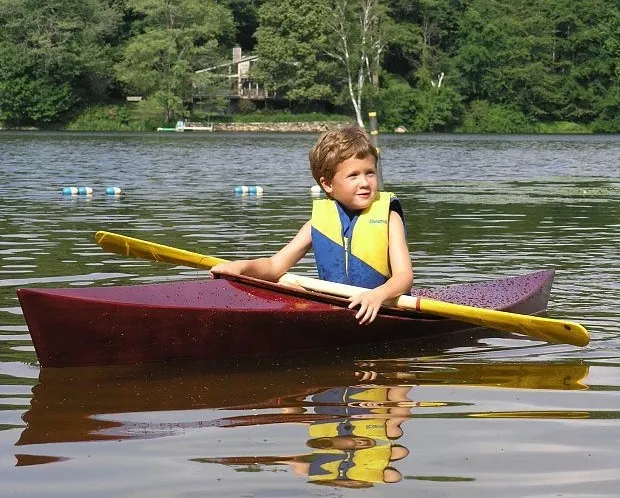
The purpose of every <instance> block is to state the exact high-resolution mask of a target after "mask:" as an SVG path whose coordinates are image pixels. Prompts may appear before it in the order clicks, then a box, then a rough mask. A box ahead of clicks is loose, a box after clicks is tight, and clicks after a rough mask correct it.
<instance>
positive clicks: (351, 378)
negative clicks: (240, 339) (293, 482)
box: [15, 358, 588, 487]
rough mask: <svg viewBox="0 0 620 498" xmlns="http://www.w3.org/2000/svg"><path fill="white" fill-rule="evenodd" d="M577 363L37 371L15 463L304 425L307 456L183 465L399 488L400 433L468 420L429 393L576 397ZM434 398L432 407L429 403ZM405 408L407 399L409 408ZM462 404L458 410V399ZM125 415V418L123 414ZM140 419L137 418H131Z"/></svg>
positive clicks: (382, 362)
mask: <svg viewBox="0 0 620 498" xmlns="http://www.w3.org/2000/svg"><path fill="white" fill-rule="evenodd" d="M587 373H588V367H587V366H584V365H582V364H580V363H577V364H575V363H566V364H555V363H551V364H550V363H515V362H511V363H460V362H448V361H438V360H436V359H432V360H428V361H423V360H416V359H406V358H405V359H392V360H389V359H377V360H368V361H353V360H350V361H348V360H347V361H342V362H341V363H340V364H337V365H317V364H316V363H312V362H308V363H299V362H297V363H290V364H280V365H269V364H265V363H256V362H253V363H251V364H248V365H242V364H235V365H231V366H229V367H226V368H224V367H221V366H219V367H217V368H215V367H213V366H208V365H205V364H204V363H191V362H189V363H188V362H180V363H178V364H172V363H171V364H164V365H162V364H152V365H141V366H121V367H119V366H113V367H112V366H110V367H77V368H66V369H42V370H41V372H40V376H39V382H38V384H37V385H36V386H35V387H34V388H33V397H32V401H31V408H30V409H29V410H28V411H27V412H26V413H25V414H24V416H23V419H24V420H25V422H26V423H27V427H26V428H25V429H24V430H23V432H22V433H21V435H20V438H19V440H18V441H17V442H16V443H15V444H16V446H19V447H20V451H19V452H16V453H19V455H16V458H17V459H18V465H19V464H20V463H19V462H20V461H22V462H25V463H24V464H29V465H32V464H43V463H53V462H54V461H61V460H62V459H63V458H64V457H66V455H64V454H58V453H63V450H62V448H63V447H62V446H53V447H50V449H51V448H54V449H53V453H54V454H53V455H49V452H48V451H46V450H45V447H44V446H33V447H26V446H28V445H44V444H47V443H63V442H74V441H101V440H123V439H142V438H157V437H165V436H174V435H177V434H182V433H184V432H185V431H186V430H187V429H188V428H193V429H198V430H200V429H202V428H207V427H211V428H218V429H220V430H223V431H227V430H229V429H232V428H235V427H243V426H261V425H265V424H281V425H283V424H299V423H302V424H305V425H306V428H307V436H306V439H305V440H301V441H300V444H302V445H304V446H305V447H306V448H307V449H308V451H306V452H304V451H300V452H299V453H298V454H294V455H289V456H286V455H264V456H260V455H259V456H254V455H253V456H246V455H239V456H229V457H212V456H207V455H205V457H204V458H192V460H193V461H197V462H205V463H218V464H225V465H229V466H233V467H236V466H243V465H251V466H256V465H258V466H261V465H270V464H279V465H289V466H290V467H291V468H292V469H293V470H294V471H295V472H296V473H298V474H300V475H305V476H307V477H306V478H307V479H308V480H309V481H311V482H314V483H317V484H327V483H329V484H332V485H339V486H347V487H364V486H369V485H373V484H375V483H380V482H384V483H385V482H397V481H398V480H400V479H401V475H400V472H399V471H398V470H397V468H396V467H398V465H397V464H396V462H398V461H399V460H402V459H403V458H406V457H407V455H409V452H410V450H411V448H407V447H405V445H404V444H403V443H402V441H403V439H402V436H403V431H404V430H405V428H406V427H407V424H404V422H407V421H408V424H410V423H415V417H418V416H424V417H428V416H431V417H445V416H454V415H455V411H456V410H457V409H458V408H459V407H460V408H461V411H460V412H459V413H458V416H472V414H469V415H468V414H466V413H464V412H463V411H462V408H467V409H469V408H468V406H469V405H470V403H467V402H462V403H461V402H455V400H452V401H450V402H446V401H445V400H442V399H423V395H421V394H420V392H417V391H416V390H417V389H423V388H424V386H430V385H449V386H455V387H458V386H488V387H496V388H500V389H510V388H519V389H555V390H576V389H585V388H586V385H585V384H584V381H583V379H584V378H585V377H586V375H587ZM436 396H438V397H439V396H441V395H440V394H439V395H436ZM416 398H417V399H416ZM463 399H465V400H467V397H464V398H463ZM128 414H131V415H128ZM141 414H142V415H141Z"/></svg>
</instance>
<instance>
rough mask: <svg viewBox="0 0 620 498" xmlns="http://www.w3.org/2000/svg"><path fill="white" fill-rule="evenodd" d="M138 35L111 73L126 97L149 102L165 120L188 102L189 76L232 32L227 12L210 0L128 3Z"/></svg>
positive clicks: (210, 61)
mask: <svg viewBox="0 0 620 498" xmlns="http://www.w3.org/2000/svg"><path fill="white" fill-rule="evenodd" d="M127 6H128V7H129V8H131V9H132V10H133V11H134V12H136V13H139V14H140V16H141V17H140V20H139V21H137V22H136V28H138V29H139V31H138V33H137V34H135V35H134V36H133V37H132V38H131V39H130V40H129V41H128V43H127V45H126V46H125V47H124V49H123V54H122V59H121V61H120V62H119V63H118V64H116V66H115V70H116V75H117V78H118V79H119V81H121V82H122V83H124V84H125V86H126V88H127V89H128V91H130V92H132V93H137V94H139V95H143V96H153V97H154V99H155V100H156V101H157V102H159V103H160V104H161V105H162V106H163V108H164V110H165V117H166V119H167V120H170V119H172V118H173V117H174V116H175V115H176V116H180V115H182V114H183V102H184V101H188V100H191V97H192V88H193V87H192V78H193V75H194V71H196V70H199V69H203V68H204V67H206V66H209V65H212V64H213V63H214V62H215V61H216V60H217V59H218V47H219V42H220V40H226V39H227V37H228V36H229V34H230V33H231V32H232V31H233V19H232V14H231V12H230V10H228V9H227V8H226V7H224V6H222V5H220V4H218V3H216V2H215V1H213V0H181V1H179V2H174V3H172V2H168V1H166V0H127Z"/></svg>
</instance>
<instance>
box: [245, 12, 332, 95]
mask: <svg viewBox="0 0 620 498" xmlns="http://www.w3.org/2000/svg"><path fill="white" fill-rule="evenodd" d="M324 7H325V1H324V0H266V1H265V3H263V5H262V6H261V7H260V9H259V27H258V29H257V30H256V35H255V36H256V54H257V55H258V57H259V59H258V62H257V64H256V68H255V69H254V70H253V73H252V76H253V77H254V78H256V79H257V80H259V81H261V82H262V83H263V85H264V86H265V88H267V89H268V90H269V91H271V92H272V93H276V94H280V95H286V97H287V98H288V99H290V100H292V101H297V102H310V101H316V100H330V99H333V97H334V95H335V93H336V89H335V88H334V85H333V81H334V77H335V76H334V75H335V73H336V70H335V63H334V62H333V61H332V60H331V59H330V58H329V57H328V56H327V55H326V51H327V48H328V43H329V41H328V37H327V35H326V31H327V26H326V23H325V17H324Z"/></svg>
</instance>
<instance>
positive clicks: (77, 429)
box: [0, 132, 620, 498]
mask: <svg viewBox="0 0 620 498" xmlns="http://www.w3.org/2000/svg"><path fill="white" fill-rule="evenodd" d="M315 139H316V136H315V135H310V134H308V135H304V134H300V135H278V134H247V135H243V134H218V133H214V134H190V133H185V134H68V133H57V134H54V133H7V132H2V133H0V495H1V496H23V497H40V496H46V497H56V496H57V497H63V498H66V497H70V496H79V497H84V496H89V497H91V496H93V497H99V496H100V497H109V496H131V497H149V498H151V497H194V496H201V497H204V496H238V497H274V496H282V497H291V496H331V497H335V496H353V495H356V494H359V493H362V494H363V495H364V496H371V497H374V496H387V495H389V496H395V497H410V496H425V497H445V496H459V497H496V496H502V497H526V496H527V497H551V496H571V497H577V496H579V497H593V496H599V497H602V496H609V497H611V496H614V497H615V496H619V495H620V444H619V442H620V440H619V434H620V424H619V420H618V419H619V415H620V328H619V326H618V320H619V318H620V312H619V311H618V298H619V297H620V243H619V239H620V136H454V135H424V136H409V135H385V136H381V137H380V141H381V146H382V151H383V175H384V178H385V183H386V189H389V190H391V191H394V192H396V193H397V195H398V196H399V198H400V199H401V201H402V204H403V206H404V210H405V213H406V216H407V228H408V237H409V242H410V249H411V255H412V259H413V261H414V267H415V274H416V277H415V278H416V280H417V284H418V285H420V286H433V285H439V284H446V283H455V282H467V281H481V280H487V279H491V278H494V277H497V276H506V275H517V274H523V273H527V272H530V271H535V270H538V269H544V268H555V269H556V280H555V284H554V288H553V291H552V295H551V300H550V303H549V310H548V313H549V316H551V317H557V318H565V319H571V320H575V321H578V322H580V323H582V324H584V325H585V326H586V327H587V328H588V329H589V331H590V333H591V335H592V342H591V343H590V345H588V346H587V347H586V348H583V349H579V348H575V347H572V346H566V345H550V344H546V343H542V342H536V341H533V340H529V339H527V338H521V337H517V336H514V335H507V334H502V333H497V334H491V337H487V338H484V339H477V340H475V341H471V340H465V339H463V340H460V339H459V338H458V337H455V338H453V339H451V340H450V341H447V342H443V343H441V344H440V343H437V344H434V345H432V346H428V345H426V346H425V347H424V348H422V347H421V346H420V345H416V344H415V343H413V344H407V345H399V347H398V348H396V347H394V348H391V347H389V346H386V347H382V348H380V349H371V348H369V349H368V350H367V351H364V350H363V351H356V352H355V353H352V352H340V351H321V352H320V353H318V354H316V355H314V357H310V358H291V359H289V360H287V359H278V360H277V361H276V360H273V359H272V360H270V359H266V360H261V361H254V362H253V361H249V362H244V363H243V364H241V363H238V362H235V361H230V362H221V363H208V364H207V363H201V362H191V363H190V362H179V363H170V364H151V365H142V366H135V365H134V366H132V365H128V366H122V367H114V366H108V367H89V368H69V369H40V368H39V366H38V364H37V358H36V355H35V353H34V349H33V347H32V343H31V341H30V338H29V335H28V330H27V327H26V324H25V321H24V319H23V315H22V313H21V309H20V307H19V303H18V301H17V298H16V295H15V290H16V289H17V288H18V287H71V286H93V285H120V284H134V283H135V284H138V283H145V282H156V281H165V280H173V279H194V278H204V277H205V272H200V271H196V270H190V269H188V268H185V267H174V266H171V265H166V264H162V263H153V262H148V261H138V260H131V259H127V258H122V257H117V256H115V255H112V254H107V253H105V252H103V251H102V250H101V249H100V248H99V247H98V246H97V245H96V244H95V242H94V238H93V235H94V233H95V232H96V231H97V230H108V231H113V232H119V233H123V234H126V235H131V236H134V237H138V238H141V239H146V240H151V241H154V242H159V243H163V244H167V245H172V246H175V247H179V248H185V249H188V250H191V251H196V252H201V253H205V254H210V255H217V256H220V257H224V258H239V257H246V256H260V255H268V254H271V253H273V252H274V251H275V250H277V249H278V248H279V247H281V246H282V245H283V244H284V243H286V242H287V241H288V240H289V239H290V237H292V236H293V235H294V233H295V232H296V230H297V229H298V228H299V227H300V226H301V225H302V224H303V223H304V222H305V221H306V220H307V218H308V216H309V212H310V206H311V202H312V197H311V195H310V192H309V189H310V187H311V186H312V185H313V183H314V182H313V180H312V177H311V175H310V173H309V171H308V166H307V151H308V149H309V148H310V147H311V145H312V143H313V142H314V140H315ZM241 184H245V185H260V186H262V187H263V188H264V190H265V193H264V195H263V196H262V197H256V196H236V195H235V194H234V193H233V189H234V187H235V186H237V185H241ZM71 185H75V186H91V187H92V188H93V189H94V195H93V196H92V197H88V198H82V197H74V198H71V197H65V196H62V195H61V194H60V190H61V188H62V187H64V186H71ZM111 185H115V186H119V187H121V188H122V189H123V191H124V194H123V195H122V196H120V197H116V198H114V197H108V196H106V195H105V194H104V190H105V187H107V186H111ZM295 271H296V272H298V273H301V274H306V275H310V276H314V275H315V274H314V270H313V264H312V261H311V259H309V258H305V259H304V260H302V262H301V263H300V264H299V266H298V267H297V268H296V269H295ZM67 320H71V316H67ZM291 333H294V331H291ZM335 333H337V331H335ZM326 422H330V423H326ZM362 423H363V424H366V428H367V430H369V431H371V432H372V431H373V430H374V431H375V432H374V434H375V436H374V437H370V438H366V439H361V440H359V441H356V442H355V444H357V446H355V447H349V446H346V445H347V444H349V445H350V444H351V441H347V440H346V439H338V438H336V439H334V438H333V437H331V438H329V437H327V438H326V436H330V435H331V436H333V434H335V432H334V431H338V430H340V429H341V428H342V427H345V426H347V425H348V426H349V427H350V426H355V425H356V424H362ZM345 428H346V427H345ZM330 431H331V432H330ZM326 441H327V442H326ZM335 441H338V442H337V443H336V442H335ZM360 441H361V442H360ZM319 463H321V464H324V465H323V468H322V470H321V469H319V465H318V464H319ZM339 472H340V477H342V476H343V475H347V476H348V477H349V478H350V479H349V480H348V481H347V480H342V479H341V480H336V481H334V480H333V479H334V478H335V477H336V476H337V475H339V474H338V473H339ZM354 488H363V491H362V490H360V489H354Z"/></svg>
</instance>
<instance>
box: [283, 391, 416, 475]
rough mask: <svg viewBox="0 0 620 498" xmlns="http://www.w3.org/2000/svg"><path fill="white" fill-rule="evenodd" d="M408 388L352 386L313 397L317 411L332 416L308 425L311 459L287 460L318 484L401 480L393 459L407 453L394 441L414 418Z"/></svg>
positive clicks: (311, 397)
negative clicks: (411, 415)
mask: <svg viewBox="0 0 620 498" xmlns="http://www.w3.org/2000/svg"><path fill="white" fill-rule="evenodd" d="M410 389H411V388H410V387H401V386H394V387H379V386H349V387H337V388H331V389H326V390H324V391H321V392H318V393H316V394H314V395H312V396H310V397H309V399H308V401H310V402H311V403H312V406H313V407H314V411H315V413H316V414H320V415H327V416H329V417H330V418H329V419H326V420H317V421H314V422H312V423H311V424H310V426H309V428H308V433H309V436H310V439H309V440H308V441H307V443H306V444H307V445H308V446H309V447H310V448H312V449H313V450H314V451H313V453H312V455H311V456H310V458H306V459H304V460H300V459H295V460H294V461H292V462H289V463H290V464H291V465H292V466H293V468H294V470H295V472H296V473H298V474H302V475H306V476H308V479H309V480H310V482H313V483H316V484H329V485H332V486H342V487H368V486H372V485H373V483H381V482H383V483H393V482H398V481H400V480H401V479H402V475H401V474H400V472H399V471H398V470H396V469H395V468H393V467H392V466H391V463H392V462H395V461H397V460H400V459H402V458H405V457H406V456H407V455H409V450H408V449H407V448H405V447H404V446H402V445H400V444H395V443H394V441H395V440H397V439H398V438H400V437H401V436H402V435H403V431H402V429H401V427H400V426H401V424H402V423H403V422H404V421H405V420H407V418H409V416H410V407H411V405H412V402H411V401H410V400H409V399H408V398H407V394H408V393H409V391H410ZM289 410H290V409H289ZM289 410H287V411H289ZM289 413H290V411H289ZM333 416H338V418H331V417H333Z"/></svg>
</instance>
